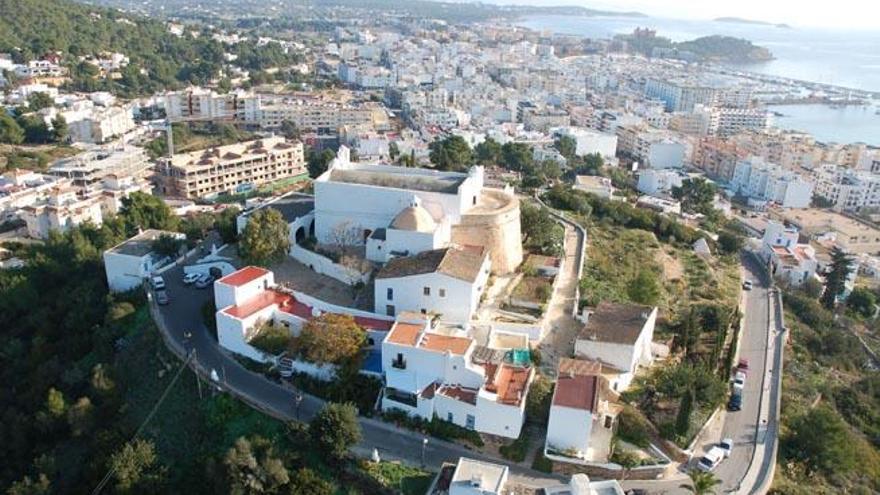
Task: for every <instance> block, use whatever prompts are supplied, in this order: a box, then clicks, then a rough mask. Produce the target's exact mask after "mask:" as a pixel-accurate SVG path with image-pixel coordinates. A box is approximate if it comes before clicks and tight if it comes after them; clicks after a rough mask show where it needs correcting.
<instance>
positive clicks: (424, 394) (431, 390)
mask: <svg viewBox="0 0 880 495" xmlns="http://www.w3.org/2000/svg"><path fill="white" fill-rule="evenodd" d="M438 387H440V384H439V383H437V382H434V383H432V384H430V385H428V386H427V387H425V388H424V389H422V391H421V393H419V396H420V397H421V398H423V399H429V400H430V399H433V398H434V394H435V393H436V392H437V388H438Z"/></svg>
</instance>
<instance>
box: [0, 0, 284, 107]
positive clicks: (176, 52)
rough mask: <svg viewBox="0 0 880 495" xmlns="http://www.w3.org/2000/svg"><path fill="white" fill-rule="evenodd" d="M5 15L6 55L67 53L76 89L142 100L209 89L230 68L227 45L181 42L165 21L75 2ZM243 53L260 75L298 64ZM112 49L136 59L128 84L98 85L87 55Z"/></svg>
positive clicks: (8, 1)
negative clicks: (194, 87) (267, 68)
mask: <svg viewBox="0 0 880 495" xmlns="http://www.w3.org/2000/svg"><path fill="white" fill-rule="evenodd" d="M0 12H3V15H2V16H0V53H2V52H10V53H12V54H13V56H14V57H15V58H16V59H17V60H19V61H23V60H29V59H32V58H34V57H39V56H42V55H45V54H46V53H48V52H52V51H60V52H62V54H63V63H64V65H66V66H67V67H69V68H70V69H71V77H72V78H73V86H74V88H76V89H83V90H101V89H103V90H111V91H114V92H116V93H121V94H124V95H135V94H147V93H152V92H156V91H161V90H163V89H168V88H174V87H177V86H180V85H184V84H188V83H193V84H204V83H206V82H207V81H209V80H210V79H211V78H213V77H215V76H216V75H217V74H218V72H219V70H220V69H221V68H222V66H223V63H224V51H225V49H224V47H223V46H222V45H221V44H220V43H218V42H216V41H214V40H212V39H211V38H210V36H199V37H198V38H196V39H193V38H191V37H177V36H175V35H173V34H171V33H169V32H168V30H167V28H166V27H165V25H164V23H162V22H159V21H156V20H152V19H147V18H143V17H137V16H133V15H128V14H123V13H121V12H119V11H116V10H110V9H106V8H101V7H93V6H87V5H83V4H79V3H74V2H70V1H68V0H0ZM203 34H205V33H203ZM235 50H236V53H237V54H239V55H242V53H243V52H247V53H246V55H247V56H245V57H241V58H242V60H248V61H249V62H248V63H250V64H251V65H252V67H249V68H252V69H260V68H263V67H262V66H263V65H272V64H274V63H281V62H285V61H287V60H292V59H293V58H294V56H286V55H283V54H281V53H280V50H273V49H270V50H268V51H267V50H265V49H263V50H260V52H259V54H255V53H254V51H253V47H252V46H250V45H249V44H247V43H240V44H239V45H237V46H236V47H235ZM104 51H109V52H120V53H123V54H124V55H126V56H128V57H129V58H130V59H131V63H130V64H129V66H128V67H126V68H125V69H123V71H122V78H121V79H118V80H115V81H112V82H111V81H107V80H100V79H96V78H95V73H94V69H93V68H92V67H91V66H89V65H88V64H83V63H81V62H80V61H79V57H81V56H88V55H96V54H99V53H101V52H104Z"/></svg>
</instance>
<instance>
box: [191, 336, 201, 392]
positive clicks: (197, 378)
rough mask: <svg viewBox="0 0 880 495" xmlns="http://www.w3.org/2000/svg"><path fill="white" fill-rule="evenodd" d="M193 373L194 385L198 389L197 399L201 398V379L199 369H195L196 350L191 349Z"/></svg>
mask: <svg viewBox="0 0 880 495" xmlns="http://www.w3.org/2000/svg"><path fill="white" fill-rule="evenodd" d="M192 361H193V363H194V364H193V374H194V375H196V387H197V388H198V389H199V401H201V400H202V380H201V379H200V378H199V370H198V369H197V366H198V360H197V359H196V350H195V348H193V350H192Z"/></svg>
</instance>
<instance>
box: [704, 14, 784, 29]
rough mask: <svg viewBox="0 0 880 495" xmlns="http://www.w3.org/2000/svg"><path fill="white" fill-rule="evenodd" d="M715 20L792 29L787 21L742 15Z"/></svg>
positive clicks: (715, 20) (716, 19) (716, 20)
mask: <svg viewBox="0 0 880 495" xmlns="http://www.w3.org/2000/svg"><path fill="white" fill-rule="evenodd" d="M712 21H714V22H728V23H731V24H752V25H756V26H772V27H778V28H782V29H791V26H789V25H788V24H785V23H775V22H767V21H757V20H754V19H743V18H742V17H716V18H715V19H712Z"/></svg>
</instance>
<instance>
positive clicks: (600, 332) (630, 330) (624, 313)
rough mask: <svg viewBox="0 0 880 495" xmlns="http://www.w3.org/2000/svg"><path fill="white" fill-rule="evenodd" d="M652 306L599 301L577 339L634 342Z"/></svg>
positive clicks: (617, 342) (618, 342)
mask: <svg viewBox="0 0 880 495" xmlns="http://www.w3.org/2000/svg"><path fill="white" fill-rule="evenodd" d="M652 311H654V308H653V307H651V306H641V305H639V304H620V303H601V304H599V306H598V307H596V310H595V311H594V312H593V313H592V314H591V315H590V316H589V319H588V320H587V324H586V325H584V327H583V328H582V329H581V331H580V334H578V339H582V340H593V341H597V342H608V343H612V344H627V345H632V344H635V342H636V340H638V338H639V335H641V333H642V328H643V327H644V326H645V322H646V321H647V319H648V316H649V315H650V314H651V312H652Z"/></svg>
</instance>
